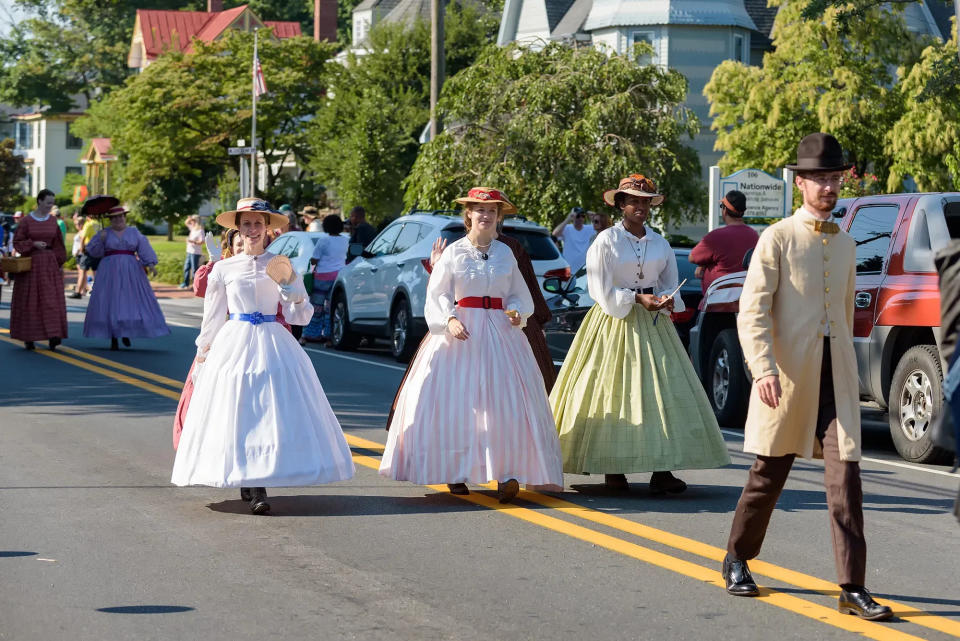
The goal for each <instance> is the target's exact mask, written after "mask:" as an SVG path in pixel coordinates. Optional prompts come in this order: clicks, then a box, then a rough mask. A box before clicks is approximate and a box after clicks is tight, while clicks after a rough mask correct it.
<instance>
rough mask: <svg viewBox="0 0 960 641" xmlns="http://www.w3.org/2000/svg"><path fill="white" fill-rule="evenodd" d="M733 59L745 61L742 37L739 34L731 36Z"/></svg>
mask: <svg viewBox="0 0 960 641" xmlns="http://www.w3.org/2000/svg"><path fill="white" fill-rule="evenodd" d="M733 59H734V60H736V61H737V62H746V61H747V59H746V50H745V46H744V38H743V36H741V35H734V36H733Z"/></svg>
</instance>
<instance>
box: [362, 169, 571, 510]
mask: <svg viewBox="0 0 960 641" xmlns="http://www.w3.org/2000/svg"><path fill="white" fill-rule="evenodd" d="M457 202H459V203H462V204H464V205H465V206H466V208H465V210H464V214H463V217H464V224H465V225H466V227H467V230H468V231H467V235H466V237H464V238H462V239H460V240H458V241H457V242H455V243H453V244H451V245H450V246H449V247H447V248H446V249H445V250H444V252H443V254H442V255H441V256H440V260H439V261H438V262H437V264H436V265H435V266H434V269H433V273H432V274H431V276H430V281H429V283H428V284H427V300H426V305H425V309H424V315H425V316H426V320H427V325H428V327H429V329H430V335H429V338H428V339H427V340H426V341H425V342H424V344H423V345H422V346H421V348H420V350H419V351H418V353H417V356H416V358H415V359H414V362H413V364H412V365H411V366H410V369H409V372H408V375H407V380H406V382H405V384H404V386H403V388H402V389H401V391H400V393H399V395H398V397H397V401H396V410H395V412H394V415H393V421H392V422H391V423H390V434H389V437H388V439H387V446H386V449H385V451H384V453H383V460H382V462H381V465H380V474H382V475H383V476H387V477H390V478H393V479H396V480H398V481H412V482H414V483H418V484H420V485H430V484H434V483H446V484H447V485H448V486H449V488H450V491H451V492H453V493H454V494H467V493H469V489H468V488H467V486H466V484H467V483H487V482H490V481H497V483H498V494H499V497H500V501H501V502H503V503H506V502H508V501H510V500H512V499H513V498H514V497H515V496H516V495H517V492H518V490H519V483H527V484H531V485H539V486H547V487H549V488H550V489H561V488H562V487H563V471H562V470H561V464H560V444H559V441H558V439H557V431H556V425H555V424H554V422H553V415H552V414H551V412H550V407H549V405H548V404H547V394H546V390H545V389H544V386H543V377H542V376H541V374H540V370H539V368H538V366H537V361H536V359H535V358H534V356H533V351H532V350H531V349H530V343H529V342H528V341H527V339H526V337H525V336H524V334H523V332H522V331H521V328H522V326H523V324H524V322H525V320H526V318H527V317H528V316H530V315H531V314H532V313H533V299H532V298H531V296H530V290H529V289H528V288H527V285H526V283H525V281H524V280H523V276H522V274H521V273H520V270H519V269H518V268H517V261H516V259H515V258H514V257H513V252H512V251H511V250H510V248H509V247H508V246H507V245H504V244H503V243H501V242H499V241H497V240H496V226H497V222H498V220H499V218H501V217H502V216H503V215H504V213H513V212H515V211H516V208H514V206H513V204H512V203H510V201H509V200H507V198H506V196H504V195H503V194H502V193H501V192H499V191H497V190H495V189H487V188H484V187H475V188H473V189H471V190H470V192H469V195H468V196H466V197H464V198H460V199H458V200H457Z"/></svg>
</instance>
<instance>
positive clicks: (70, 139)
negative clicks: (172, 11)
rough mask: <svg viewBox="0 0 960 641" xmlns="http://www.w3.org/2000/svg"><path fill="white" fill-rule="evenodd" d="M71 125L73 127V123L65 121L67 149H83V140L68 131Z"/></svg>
mask: <svg viewBox="0 0 960 641" xmlns="http://www.w3.org/2000/svg"><path fill="white" fill-rule="evenodd" d="M72 127H73V123H72V122H68V123H67V149H83V140H82V139H81V138H77V137H76V136H74V135H73V132H72V131H70V129H71V128H72Z"/></svg>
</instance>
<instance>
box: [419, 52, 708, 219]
mask: <svg viewBox="0 0 960 641" xmlns="http://www.w3.org/2000/svg"><path fill="white" fill-rule="evenodd" d="M644 48H645V49H644ZM647 50H649V46H647V45H641V46H640V50H638V53H647V52H648V51H647ZM686 93H687V82H686V79H685V78H684V77H683V76H682V75H681V74H680V73H678V72H676V71H672V70H666V69H662V68H660V67H658V66H656V65H638V64H636V62H635V58H633V57H632V56H627V55H611V56H608V55H607V54H606V53H604V52H601V51H597V50H595V49H593V48H589V47H588V48H572V47H568V46H565V45H561V44H559V43H551V44H549V45H547V46H546V47H545V48H544V49H542V50H540V51H533V50H529V49H523V48H519V47H516V46H509V47H504V48H501V47H496V46H491V47H488V48H487V49H486V50H484V52H483V54H482V55H481V56H480V57H479V59H478V60H477V61H476V62H475V63H474V64H473V65H472V66H471V67H469V68H468V69H466V70H464V71H462V72H461V73H459V74H457V75H456V76H454V77H453V78H451V79H450V80H449V81H448V83H447V85H446V86H445V87H444V92H443V97H442V99H441V104H440V108H441V110H442V113H443V118H444V122H446V123H448V127H447V129H446V130H445V131H444V132H443V133H442V134H441V135H440V136H438V137H437V139H436V140H434V141H432V142H430V143H429V144H427V145H426V146H425V147H424V148H423V150H422V151H421V153H420V156H419V157H418V158H417V161H416V164H415V165H414V167H413V171H412V172H411V174H410V176H409V177H408V178H407V180H406V182H405V187H406V194H405V201H406V203H407V204H408V205H414V204H418V205H420V206H430V207H449V206H451V203H452V202H453V199H454V198H455V197H456V196H458V195H461V194H462V193H464V192H465V191H466V190H467V189H468V188H469V187H471V186H474V185H481V184H482V185H490V186H496V187H500V188H502V189H504V190H505V191H506V193H507V194H509V195H510V196H511V197H512V198H513V199H514V201H515V202H516V203H517V205H518V207H519V210H520V212H521V213H522V214H523V215H525V216H527V217H530V218H533V219H536V220H537V221H539V222H541V223H543V224H547V225H550V224H552V223H553V222H555V221H556V220H558V219H559V218H560V217H562V216H563V215H564V214H565V212H566V211H568V210H569V208H570V206H572V205H584V206H589V207H600V206H601V200H600V195H601V194H602V192H603V191H604V189H609V188H610V187H612V186H615V185H616V184H617V181H618V179H619V178H621V177H623V176H625V175H627V174H631V173H636V172H642V173H643V174H645V175H647V176H650V177H651V178H653V179H654V180H655V181H656V182H657V184H658V187H660V188H661V190H662V191H663V192H664V193H665V194H666V195H667V199H666V201H665V203H664V205H663V206H662V207H661V210H660V215H661V216H662V218H663V220H664V221H679V220H683V219H686V218H689V217H692V216H694V215H696V214H697V213H702V206H703V205H704V204H705V203H703V197H702V194H703V193H704V192H705V190H704V189H703V185H702V184H700V180H699V171H700V166H699V161H698V160H697V156H696V153H695V152H694V151H693V150H692V149H691V148H690V147H688V146H687V145H686V144H685V141H687V140H690V139H691V138H692V137H693V135H694V134H695V133H696V132H697V131H698V130H699V123H698V121H697V119H696V117H695V116H694V114H693V113H692V112H691V111H690V110H688V109H686V108H685V107H683V106H682V104H683V102H684V101H685V99H686Z"/></svg>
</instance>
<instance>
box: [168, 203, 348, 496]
mask: <svg viewBox="0 0 960 641" xmlns="http://www.w3.org/2000/svg"><path fill="white" fill-rule="evenodd" d="M280 218H282V219H283V222H285V221H286V217H284V216H280V215H279V214H276V213H274V212H273V211H272V209H271V207H270V205H269V203H267V202H266V201H263V200H260V199H256V198H245V199H242V200H241V201H240V202H239V203H238V204H237V209H236V211H231V212H224V213H222V214H220V215H219V216H217V222H218V223H219V224H221V225H223V226H224V227H230V228H239V229H240V234H241V235H242V236H243V239H244V253H243V254H241V255H238V256H234V257H232V258H228V259H226V260H221V261H218V262H217V263H216V264H215V265H214V267H213V269H212V270H211V271H210V275H209V277H208V279H207V292H206V296H205V298H204V310H203V324H202V326H201V329H200V335H199V337H197V341H196V343H197V363H198V367H197V368H196V370H195V372H196V382H195V387H194V392H193V397H192V399H191V401H190V407H189V409H188V410H187V416H186V419H185V421H184V427H183V434H182V436H181V439H180V446H179V448H178V449H177V457H176V460H175V461H174V465H173V476H172V479H171V481H172V482H173V483H174V484H175V485H181V486H182V485H209V486H213V487H239V488H241V496H242V498H243V499H244V500H247V501H249V502H250V509H251V511H252V512H253V513H254V514H263V513H265V512H267V511H269V510H270V505H269V504H268V503H267V501H266V489H265V488H267V487H289V486H305V485H319V484H322V483H331V482H334V481H343V480H346V479H349V478H351V477H353V472H354V467H353V460H352V457H351V454H350V448H349V447H348V446H347V443H346V439H345V438H344V436H343V432H342V431H341V429H340V424H339V423H338V422H337V418H336V416H334V414H333V410H332V409H331V408H330V404H329V403H328V402H327V398H326V396H325V395H324V393H323V388H322V387H321V386H320V381H319V379H318V378H317V374H316V371H315V370H314V369H313V364H312V363H311V362H310V359H309V358H308V357H307V355H306V354H305V353H304V351H303V349H302V348H301V347H300V345H299V344H298V343H297V341H296V339H295V338H293V336H292V335H291V334H290V332H288V331H287V330H286V329H284V327H283V326H282V325H281V324H280V323H278V322H276V313H277V305H278V303H280V304H281V305H282V309H283V314H284V317H285V318H286V319H287V321H289V322H290V323H294V324H299V325H306V324H307V323H308V322H310V318H311V317H312V315H313V307H312V306H311V305H310V304H309V302H307V294H306V290H305V289H304V287H303V281H302V280H301V279H300V278H299V276H296V275H295V273H294V274H291V273H290V271H289V263H288V262H287V263H286V267H287V270H288V271H286V272H283V269H282V268H283V265H282V263H284V262H285V261H284V259H283V258H279V259H277V257H276V256H274V255H273V254H270V253H267V252H265V251H264V249H263V238H264V235H265V234H266V232H267V229H270V228H272V227H275V226H276V225H275V222H280V221H279V219H280ZM275 219H276V220H275ZM274 259H277V260H276V261H274ZM271 261H274V262H273V263H271ZM268 265H269V266H270V268H269V269H268ZM278 271H280V272H283V275H284V276H285V277H280V276H279V275H278V273H277V272H278ZM228 309H229V311H230V314H229V318H228V316H227V313H228V312H227V310H228Z"/></svg>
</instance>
